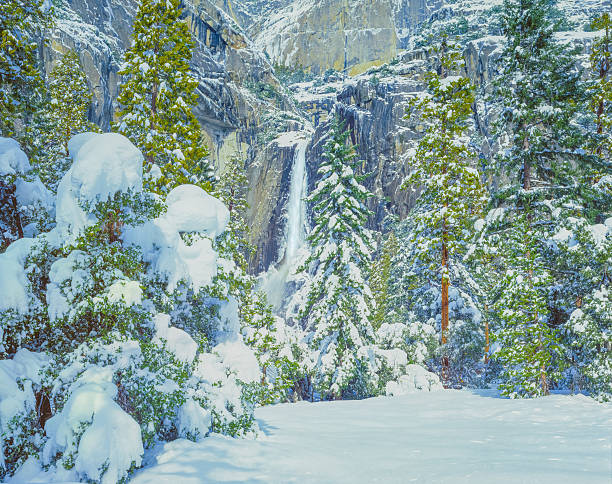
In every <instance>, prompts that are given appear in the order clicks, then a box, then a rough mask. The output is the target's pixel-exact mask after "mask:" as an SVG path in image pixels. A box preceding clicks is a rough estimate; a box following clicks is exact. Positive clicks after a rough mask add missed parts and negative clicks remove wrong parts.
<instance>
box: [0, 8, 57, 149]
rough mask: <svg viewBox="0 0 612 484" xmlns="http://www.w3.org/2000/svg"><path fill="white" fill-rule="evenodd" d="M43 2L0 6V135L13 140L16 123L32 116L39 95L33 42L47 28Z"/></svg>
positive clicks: (47, 13) (35, 46) (16, 130)
mask: <svg viewBox="0 0 612 484" xmlns="http://www.w3.org/2000/svg"><path fill="white" fill-rule="evenodd" d="M50 14H51V12H49V11H45V10H44V9H43V0H6V1H3V2H2V4H1V5H0V133H1V134H2V135H3V136H7V137H15V136H16V135H17V134H19V133H18V131H19V127H18V124H19V123H18V122H21V123H23V122H24V121H27V119H28V117H29V116H30V115H31V114H32V107H33V102H32V101H33V100H34V99H35V98H36V97H37V96H40V95H41V94H42V91H43V83H42V79H41V77H40V73H39V71H38V59H37V43H36V42H37V40H38V39H40V38H41V36H42V35H41V34H42V31H43V30H44V29H45V28H46V27H48V26H49V25H50V18H51V17H50Z"/></svg>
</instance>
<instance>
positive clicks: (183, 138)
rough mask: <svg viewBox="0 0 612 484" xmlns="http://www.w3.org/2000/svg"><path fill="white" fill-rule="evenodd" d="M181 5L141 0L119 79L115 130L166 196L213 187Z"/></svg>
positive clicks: (172, 0)
mask: <svg viewBox="0 0 612 484" xmlns="http://www.w3.org/2000/svg"><path fill="white" fill-rule="evenodd" d="M182 13H183V9H182V7H181V1H180V0H167V1H166V0H141V2H140V5H139V8H138V13H137V14H136V18H135V20H134V32H133V34H132V39H133V44H132V47H131V48H130V50H128V51H127V52H126V54H125V62H124V65H123V67H122V69H121V70H120V71H119V74H120V75H121V76H122V79H123V82H122V85H121V89H120V92H119V97H118V102H119V104H120V109H119V112H118V116H119V121H118V123H117V124H116V125H115V128H116V129H117V130H118V131H119V132H120V133H122V134H124V135H125V136H127V137H128V138H129V139H130V140H131V141H132V142H133V143H134V144H135V145H136V146H137V147H138V148H139V149H140V150H141V151H142V153H143V154H144V156H145V161H146V166H145V170H146V171H148V172H149V180H148V183H149V184H150V186H151V188H152V189H154V190H155V191H157V192H160V193H167V192H169V191H170V190H171V189H172V188H174V187H176V186H178V185H181V184H184V183H192V184H196V185H199V186H201V187H202V188H204V189H205V190H207V191H209V192H210V191H212V188H213V181H214V175H213V169H212V167H211V164H210V162H209V160H208V159H207V156H208V150H207V148H206V146H205V144H204V142H203V138H202V132H201V128H200V125H199V122H198V120H197V119H196V117H195V115H194V114H193V111H192V110H193V107H194V106H195V105H196V104H197V100H198V95H197V92H196V88H197V85H198V82H197V81H196V79H195V78H194V77H193V75H192V74H191V73H190V72H189V61H190V59H191V55H192V49H193V46H194V41H193V39H192V37H191V32H190V31H189V26H188V25H187V23H186V21H185V20H184V19H182V18H181V16H182Z"/></svg>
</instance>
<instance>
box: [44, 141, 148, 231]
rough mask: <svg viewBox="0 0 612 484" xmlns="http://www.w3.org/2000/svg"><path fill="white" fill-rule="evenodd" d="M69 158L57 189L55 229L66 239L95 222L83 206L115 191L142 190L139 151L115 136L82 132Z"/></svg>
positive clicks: (128, 142) (141, 157) (71, 148)
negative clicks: (70, 164)
mask: <svg viewBox="0 0 612 484" xmlns="http://www.w3.org/2000/svg"><path fill="white" fill-rule="evenodd" d="M69 151H70V154H71V156H72V159H73V164H72V167H71V168H70V170H68V172H67V173H66V174H65V175H64V177H63V178H62V180H61V181H60V183H59V186H58V188H57V201H56V222H57V226H58V230H60V231H61V233H62V234H63V235H64V236H65V237H66V238H69V239H70V236H72V238H74V237H75V236H76V235H78V234H79V233H80V232H81V231H82V230H83V229H84V228H85V227H87V226H89V225H92V224H93V223H95V221H96V220H95V217H94V215H93V214H91V213H90V214H88V213H86V212H85V210H84V205H86V204H95V203H96V202H99V201H105V200H107V199H108V198H109V197H112V196H114V195H115V194H116V193H118V192H127V191H129V190H133V191H136V192H139V191H141V190H142V161H143V156H142V154H141V153H140V151H139V150H138V149H137V148H136V147H135V146H134V145H133V144H132V143H131V142H130V141H129V140H128V139H127V138H126V137H125V136H122V135H120V134H116V133H104V134H98V133H83V134H80V135H77V136H75V137H73V138H72V139H71V141H70V143H69Z"/></svg>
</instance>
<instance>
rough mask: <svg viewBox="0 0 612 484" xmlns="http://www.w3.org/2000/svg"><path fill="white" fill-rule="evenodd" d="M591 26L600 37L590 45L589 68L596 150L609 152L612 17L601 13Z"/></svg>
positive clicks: (610, 140)
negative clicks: (591, 82) (595, 130)
mask: <svg viewBox="0 0 612 484" xmlns="http://www.w3.org/2000/svg"><path fill="white" fill-rule="evenodd" d="M591 28H593V29H595V30H598V31H601V37H599V38H598V39H596V40H595V41H594V42H593V45H592V47H591V68H592V71H593V74H594V76H595V78H596V81H595V85H594V86H593V87H592V91H591V95H592V98H591V106H592V108H593V111H594V113H595V116H596V125H597V136H598V139H597V145H596V152H597V153H599V154H603V152H604V151H605V152H606V153H608V155H609V154H610V151H611V150H612V135H611V134H610V131H611V130H612V75H611V74H610V70H611V69H612V17H611V16H610V14H609V13H607V12H606V13H603V14H601V16H599V17H597V18H596V19H594V20H593V22H592V23H591Z"/></svg>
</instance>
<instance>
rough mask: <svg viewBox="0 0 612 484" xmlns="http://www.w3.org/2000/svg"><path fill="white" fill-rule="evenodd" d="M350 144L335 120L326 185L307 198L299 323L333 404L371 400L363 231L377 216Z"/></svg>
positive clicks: (320, 385)
mask: <svg viewBox="0 0 612 484" xmlns="http://www.w3.org/2000/svg"><path fill="white" fill-rule="evenodd" d="M348 137H349V131H348V130H347V129H345V128H344V124H343V123H341V122H340V121H339V120H338V118H335V119H334V120H333V122H332V123H331V126H330V132H329V139H328V140H327V142H326V144H325V147H324V154H323V161H322V162H321V165H320V166H319V169H318V173H319V175H320V176H321V179H320V181H319V182H318V184H317V187H316V189H315V190H314V191H313V192H312V194H311V195H310V196H309V197H308V200H309V201H310V202H311V203H312V204H313V205H312V206H313V213H314V228H313V230H312V232H311V234H310V236H309V239H308V240H309V241H310V243H311V245H312V253H311V255H310V257H309V258H308V259H307V261H306V262H305V264H304V267H302V270H304V271H309V272H310V274H311V276H312V277H311V279H310V280H309V285H308V287H307V291H308V298H307V302H306V304H305V305H304V307H303V308H302V311H301V313H300V318H301V319H302V321H303V323H304V325H305V328H306V329H307V330H308V331H310V332H311V342H310V344H311V347H312V349H313V350H315V351H316V352H317V354H318V359H317V364H316V368H315V373H316V374H315V379H314V384H315V387H316V389H317V390H318V391H319V392H320V393H321V396H322V397H323V398H331V399H334V398H355V397H363V396H368V395H369V394H370V389H369V381H370V378H371V377H372V375H371V372H370V369H369V368H368V366H367V362H366V359H365V358H364V355H363V353H362V352H360V350H362V349H363V348H364V347H365V346H367V345H368V344H369V343H371V342H372V341H373V338H374V333H373V330H372V325H371V323H370V315H371V312H372V302H373V298H372V293H371V291H370V288H369V287H368V285H367V282H366V281H367V272H368V268H369V264H370V258H371V253H372V244H373V240H372V236H371V233H370V231H369V230H368V229H366V228H365V224H366V222H367V219H368V217H369V216H370V213H371V212H370V211H369V210H368V209H367V207H366V205H365V203H366V200H367V199H368V198H369V197H371V194H370V192H368V190H367V189H366V188H364V187H363V185H361V183H360V181H361V177H359V176H357V175H356V174H355V172H354V170H353V168H354V166H355V162H354V158H355V156H356V155H355V153H354V150H353V147H352V146H351V145H350V143H349V141H348Z"/></svg>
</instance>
